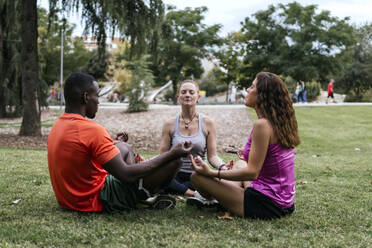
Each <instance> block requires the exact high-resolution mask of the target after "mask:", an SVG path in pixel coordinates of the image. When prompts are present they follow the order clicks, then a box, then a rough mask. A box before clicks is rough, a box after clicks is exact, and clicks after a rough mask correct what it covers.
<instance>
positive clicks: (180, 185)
mask: <svg viewBox="0 0 372 248" xmlns="http://www.w3.org/2000/svg"><path fill="white" fill-rule="evenodd" d="M190 176H191V173H188V172H182V171H179V172H178V173H177V175H176V177H175V178H174V179H173V180H172V182H171V183H170V185H169V186H168V189H167V190H166V191H168V192H170V193H176V194H181V195H183V194H185V192H186V191H187V190H188V189H192V190H194V187H193V186H192V184H191V182H190Z"/></svg>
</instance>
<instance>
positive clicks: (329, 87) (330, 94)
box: [326, 79, 335, 103]
mask: <svg viewBox="0 0 372 248" xmlns="http://www.w3.org/2000/svg"><path fill="white" fill-rule="evenodd" d="M334 82H335V81H334V80H333V79H331V81H330V82H329V84H328V96H327V99H326V103H328V98H329V97H332V100H333V102H335V98H334V96H333V84H334Z"/></svg>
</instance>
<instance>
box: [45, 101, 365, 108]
mask: <svg viewBox="0 0 372 248" xmlns="http://www.w3.org/2000/svg"><path fill="white" fill-rule="evenodd" d="M294 106H295V107H319V106H332V107H337V106H372V103H370V102H358V103H353V102H342V103H328V104H326V103H295V104H294ZM127 107H128V103H100V104H99V108H100V109H127ZM49 108H50V109H59V108H60V106H49ZM62 108H64V107H62ZM175 108H179V105H168V104H150V109H175ZM198 108H204V109H240V108H246V107H245V106H244V105H243V104H213V105H208V104H200V105H198Z"/></svg>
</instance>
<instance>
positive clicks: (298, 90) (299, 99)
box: [296, 82, 303, 102]
mask: <svg viewBox="0 0 372 248" xmlns="http://www.w3.org/2000/svg"><path fill="white" fill-rule="evenodd" d="M302 93H303V88H302V83H301V82H297V86H296V96H297V102H302V101H303V98H302Z"/></svg>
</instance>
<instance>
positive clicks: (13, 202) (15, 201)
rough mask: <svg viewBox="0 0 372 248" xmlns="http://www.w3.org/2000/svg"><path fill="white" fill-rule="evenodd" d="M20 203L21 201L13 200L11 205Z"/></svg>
mask: <svg viewBox="0 0 372 248" xmlns="http://www.w3.org/2000/svg"><path fill="white" fill-rule="evenodd" d="M20 201H21V199H17V200H14V201H12V204H14V205H15V204H18V203H19V202H20Z"/></svg>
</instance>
